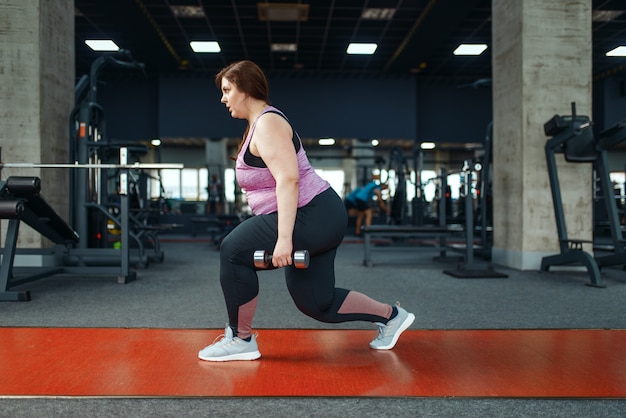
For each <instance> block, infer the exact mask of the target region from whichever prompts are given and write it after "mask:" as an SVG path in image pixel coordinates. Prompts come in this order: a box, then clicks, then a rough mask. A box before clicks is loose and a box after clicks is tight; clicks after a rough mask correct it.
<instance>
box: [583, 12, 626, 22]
mask: <svg viewBox="0 0 626 418" xmlns="http://www.w3.org/2000/svg"><path fill="white" fill-rule="evenodd" d="M623 13H624V11H623V10H594V11H593V14H592V16H591V19H592V20H593V21H594V22H610V21H612V20H613V19H615V18H616V17H618V16H620V15H621V14H623Z"/></svg>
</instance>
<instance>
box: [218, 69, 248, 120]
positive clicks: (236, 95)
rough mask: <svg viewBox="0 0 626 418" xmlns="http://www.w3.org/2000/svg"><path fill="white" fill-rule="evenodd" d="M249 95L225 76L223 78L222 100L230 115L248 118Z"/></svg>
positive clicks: (237, 117)
mask: <svg viewBox="0 0 626 418" xmlns="http://www.w3.org/2000/svg"><path fill="white" fill-rule="evenodd" d="M247 97H248V96H246V95H245V94H244V93H243V92H241V91H240V90H239V89H238V88H237V86H236V85H234V84H233V83H231V82H230V81H228V80H227V79H226V78H225V77H224V78H222V100H220V101H221V102H222V103H224V104H225V105H226V108H227V109H228V111H229V112H230V116H232V117H233V118H236V119H246V116H247V107H246V104H245V102H246V99H247Z"/></svg>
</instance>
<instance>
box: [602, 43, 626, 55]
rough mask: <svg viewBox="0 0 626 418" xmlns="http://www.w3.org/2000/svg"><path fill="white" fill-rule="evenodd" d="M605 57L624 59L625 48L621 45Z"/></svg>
mask: <svg viewBox="0 0 626 418" xmlns="http://www.w3.org/2000/svg"><path fill="white" fill-rule="evenodd" d="M605 55H606V56H607V57H626V46H624V45H621V46H618V47H617V48H613V49H612V50H610V51H608V52H607V53H606V54H605Z"/></svg>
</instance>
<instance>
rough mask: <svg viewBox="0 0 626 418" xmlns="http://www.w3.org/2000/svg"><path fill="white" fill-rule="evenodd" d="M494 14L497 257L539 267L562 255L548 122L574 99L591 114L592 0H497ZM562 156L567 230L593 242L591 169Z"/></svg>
mask: <svg viewBox="0 0 626 418" xmlns="http://www.w3.org/2000/svg"><path fill="white" fill-rule="evenodd" d="M492 11H493V12H492V13H493V14H492V21H493V30H492V39H493V41H492V42H493V51H492V54H493V55H492V56H493V68H492V71H493V109H494V164H493V167H494V174H493V191H494V211H493V222H494V247H493V253H492V258H493V262H494V263H496V264H500V265H505V266H510V267H513V268H516V269H520V270H536V269H539V268H540V264H541V258H542V257H543V256H545V255H549V254H555V253H558V252H559V251H558V248H559V247H558V236H557V230H556V224H555V219H554V214H553V207H552V198H551V194H550V184H549V180H548V172H547V168H546V161H545V154H544V145H545V143H546V140H547V138H546V136H545V134H544V132H543V124H544V123H545V122H546V121H547V120H548V119H550V118H551V117H552V116H553V115H555V114H560V115H569V114H571V110H570V103H571V102H576V105H577V114H578V115H588V116H589V117H592V115H591V109H592V106H591V100H592V99H591V87H592V71H591V52H592V51H591V0H570V1H567V2H558V1H557V2H554V1H553V2H547V1H544V0H492ZM557 157H559V156H557ZM557 160H558V163H559V166H558V168H559V178H560V180H561V189H562V194H563V201H564V203H565V204H564V206H565V216H566V222H567V228H568V234H569V236H570V237H576V238H580V239H591V237H592V194H591V181H592V179H591V166H590V164H573V163H566V162H565V161H564V160H563V159H562V158H557Z"/></svg>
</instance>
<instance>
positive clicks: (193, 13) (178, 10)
mask: <svg viewBox="0 0 626 418" xmlns="http://www.w3.org/2000/svg"><path fill="white" fill-rule="evenodd" d="M170 9H171V10H172V13H173V14H174V16H176V17H181V18H203V17H205V16H206V15H205V14H204V9H203V8H202V6H176V5H170Z"/></svg>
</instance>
